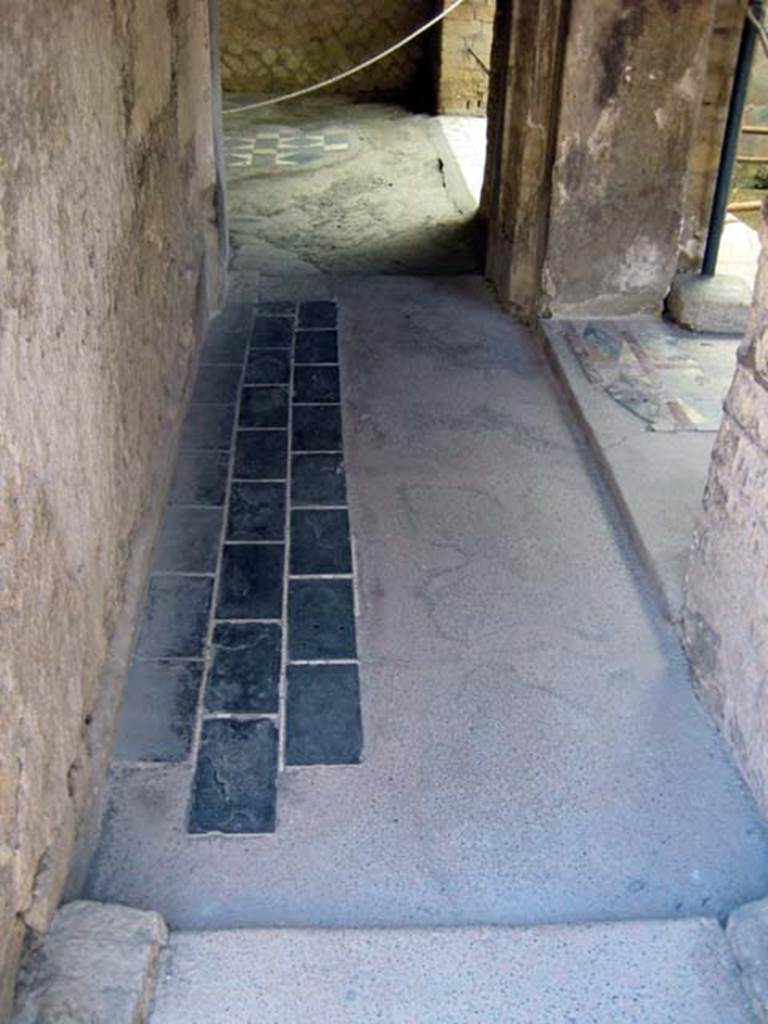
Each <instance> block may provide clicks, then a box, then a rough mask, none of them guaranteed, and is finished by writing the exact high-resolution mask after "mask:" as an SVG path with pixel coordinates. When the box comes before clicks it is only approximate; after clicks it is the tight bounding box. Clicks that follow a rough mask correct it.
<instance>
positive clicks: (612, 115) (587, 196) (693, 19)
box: [543, 0, 714, 315]
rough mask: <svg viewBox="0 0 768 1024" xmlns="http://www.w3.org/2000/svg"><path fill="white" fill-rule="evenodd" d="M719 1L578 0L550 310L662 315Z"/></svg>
mask: <svg viewBox="0 0 768 1024" xmlns="http://www.w3.org/2000/svg"><path fill="white" fill-rule="evenodd" d="M713 24H714V0H708V2H702V0H573V3H572V4H571V12H570V26H569V32H568V41H567V46H566V50H565V59H564V66H563V80H562V99H561V104H560V111H559V120H558V134H557V154H556V159H555V163H554V169H553V173H552V199H551V211H550V232H549V241H548V247H547V254H546V260H545V265H544V276H543V284H544V298H543V304H544V307H545V309H548V310H550V311H551V312H553V313H555V314H557V315H578V314H580V313H584V314H589V315H623V314H631V313H639V312H644V311H655V310H659V309H660V308H661V305H662V302H663V299H664V296H665V295H666V293H667V290H668V288H669V283H670V281H671V280H672V277H673V276H674V273H675V270H676V268H677V262H678V245H679V238H680V234H681V225H682V223H683V218H684V213H685V196H686V177H687V173H688V160H689V153H690V151H691V147H692V144H693V141H694V138H695V132H696V127H697V118H698V114H699V110H700V107H701V99H702V95H703V91H704V85H705V78H706V67H707V56H708V51H709V44H710V37H711V33H712V28H713Z"/></svg>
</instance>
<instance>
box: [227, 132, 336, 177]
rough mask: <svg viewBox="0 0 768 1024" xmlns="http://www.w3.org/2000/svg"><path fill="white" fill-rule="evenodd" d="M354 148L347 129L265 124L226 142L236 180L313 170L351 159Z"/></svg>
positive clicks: (230, 171) (231, 169)
mask: <svg viewBox="0 0 768 1024" xmlns="http://www.w3.org/2000/svg"><path fill="white" fill-rule="evenodd" d="M351 148H352V144H351V140H350V137H349V133H348V132H346V131H345V130H344V129H343V128H312V129H306V128H300V127H298V126H293V127H291V126H288V125H262V126H260V127H258V128H254V129H251V130H249V131H243V132H241V133H239V134H237V135H235V134H229V133H228V134H227V136H226V138H225V140H224V150H225V161H226V166H227V172H228V173H229V174H230V175H233V174H234V176H235V177H237V176H238V175H239V174H243V173H250V174H280V173H282V172H285V171H302V170H309V169H310V168H312V167H319V166H321V165H322V166H324V165H326V164H328V163H335V162H336V161H337V160H339V159H343V158H345V157H347V156H348V155H349V154H350V151H351Z"/></svg>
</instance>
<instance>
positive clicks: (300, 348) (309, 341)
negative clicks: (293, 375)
mask: <svg viewBox="0 0 768 1024" xmlns="http://www.w3.org/2000/svg"><path fill="white" fill-rule="evenodd" d="M294 354H295V358H296V362H297V363H338V361H339V342H338V335H337V334H336V331H297V332H296V348H295V352H294Z"/></svg>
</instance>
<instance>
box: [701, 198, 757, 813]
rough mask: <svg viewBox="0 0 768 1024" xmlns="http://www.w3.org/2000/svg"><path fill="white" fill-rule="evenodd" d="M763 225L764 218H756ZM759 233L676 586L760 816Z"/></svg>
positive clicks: (706, 692)
mask: <svg viewBox="0 0 768 1024" xmlns="http://www.w3.org/2000/svg"><path fill="white" fill-rule="evenodd" d="M763 215H764V217H765V216H766V210H765V208H764V211H763ZM767 232H768V229H767V228H766V226H765V225H764V226H763V229H762V233H761V240H762V244H763V255H762V257H761V261H760V267H759V270H758V277H757V282H756V286H755V295H754V300H753V304H752V311H751V314H750V323H749V327H748V330H747V335H746V338H745V340H744V343H743V344H742V346H741V348H740V350H739V365H738V368H737V371H736V375H735V377H734V380H733V384H732V385H731V389H730V391H729V392H728V396H727V398H726V400H725V407H724V416H723V424H722V427H721V429H720V433H719V435H718V438H717V441H716V442H715V447H714V450H713V454H712V463H711V466H710V471H709V479H708V481H707V488H706V492H705V495H704V509H703V514H702V517H701V522H700V524H699V526H698V528H697V531H696V534H695V537H694V543H693V549H692V552H691V560H690V565H689V569H688V577H687V581H686V609H685V616H684V631H685V641H686V646H687V649H688V653H689V656H690V658H691V662H692V664H693V667H694V670H695V673H696V676H697V679H698V683H699V687H700V690H701V693H702V696H703V697H704V699H705V701H706V703H707V704H708V705H709V707H710V708H711V709H712V711H713V713H714V714H715V716H716V718H717V720H718V722H719V723H720V725H721V727H722V728H723V731H724V732H725V735H726V736H727V738H728V739H729V741H730V743H731V745H732V747H733V750H734V752H735V754H736V756H737V758H738V760H739V762H740V764H741V766H742V769H743V771H744V773H745V775H746V777H747V779H748V781H749V782H750V784H751V786H752V789H753V791H754V793H755V796H756V797H757V800H758V802H759V803H760V806H761V808H762V810H763V813H766V814H768V524H767V522H766V509H768V255H766V251H765V247H766V245H768V233H767Z"/></svg>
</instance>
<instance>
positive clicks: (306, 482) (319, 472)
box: [291, 454, 347, 505]
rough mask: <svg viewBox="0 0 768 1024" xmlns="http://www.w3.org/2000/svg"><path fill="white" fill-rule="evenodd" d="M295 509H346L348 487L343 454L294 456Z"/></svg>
mask: <svg viewBox="0 0 768 1024" xmlns="http://www.w3.org/2000/svg"><path fill="white" fill-rule="evenodd" d="M291 463H292V469H291V501H292V502H293V504H294V505H345V504H346V502H347V486H346V481H345V477H344V458H343V456H342V455H341V454H319V455H301V454H300V455H294V456H293V459H292V460H291Z"/></svg>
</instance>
